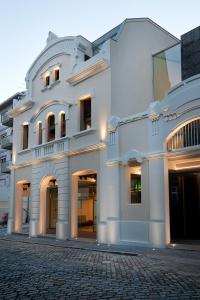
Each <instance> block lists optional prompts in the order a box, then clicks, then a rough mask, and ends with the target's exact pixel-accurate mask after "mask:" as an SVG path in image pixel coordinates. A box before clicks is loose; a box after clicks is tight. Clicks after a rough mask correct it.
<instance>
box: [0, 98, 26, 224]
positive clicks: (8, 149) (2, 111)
mask: <svg viewBox="0 0 200 300" xmlns="http://www.w3.org/2000/svg"><path fill="white" fill-rule="evenodd" d="M22 96H23V93H16V94H15V95H13V96H12V97H10V98H9V99H7V100H5V101H3V102H2V103H1V105H0V118H1V121H0V191H1V193H0V222H2V221H3V220H2V218H3V217H4V216H5V214H8V206H9V199H10V189H11V187H10V167H11V163H12V143H13V139H12V136H13V118H12V117H10V116H9V115H7V112H8V111H10V110H12V108H13V102H14V101H19V100H20V99H21V97H22Z"/></svg>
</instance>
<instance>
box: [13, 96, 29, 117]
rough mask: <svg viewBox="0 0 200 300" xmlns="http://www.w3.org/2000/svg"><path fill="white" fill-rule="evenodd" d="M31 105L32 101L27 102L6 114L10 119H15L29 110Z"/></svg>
mask: <svg viewBox="0 0 200 300" xmlns="http://www.w3.org/2000/svg"><path fill="white" fill-rule="evenodd" d="M33 105H34V102H33V101H32V100H27V101H26V102H24V103H22V105H20V106H18V107H16V108H14V109H12V110H10V111H9V112H8V113H7V114H8V115H9V116H11V117H16V116H18V115H20V114H21V113H24V112H25V111H27V110H29V109H31V108H32V107H33Z"/></svg>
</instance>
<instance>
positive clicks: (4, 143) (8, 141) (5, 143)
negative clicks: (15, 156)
mask: <svg viewBox="0 0 200 300" xmlns="http://www.w3.org/2000/svg"><path fill="white" fill-rule="evenodd" d="M12 142H13V137H12V135H7V136H4V137H2V138H1V147H2V148H3V149H7V150H11V149H12Z"/></svg>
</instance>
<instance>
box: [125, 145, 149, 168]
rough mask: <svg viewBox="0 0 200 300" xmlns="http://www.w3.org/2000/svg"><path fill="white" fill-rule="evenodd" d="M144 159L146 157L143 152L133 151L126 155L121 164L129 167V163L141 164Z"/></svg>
mask: <svg viewBox="0 0 200 300" xmlns="http://www.w3.org/2000/svg"><path fill="white" fill-rule="evenodd" d="M144 158H145V155H144V153H143V152H140V151H138V150H136V149H133V150H131V151H129V152H127V153H126V154H125V155H124V157H123V158H122V159H121V162H122V164H123V165H127V163H128V162H137V163H140V164H141V163H142V162H143V160H144Z"/></svg>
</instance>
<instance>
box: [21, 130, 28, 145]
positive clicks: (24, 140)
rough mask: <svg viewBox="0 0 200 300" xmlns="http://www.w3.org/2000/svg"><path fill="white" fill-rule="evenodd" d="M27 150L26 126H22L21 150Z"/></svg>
mask: <svg viewBox="0 0 200 300" xmlns="http://www.w3.org/2000/svg"><path fill="white" fill-rule="evenodd" d="M27 148H28V125H23V143H22V149H23V150H24V149H27Z"/></svg>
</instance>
